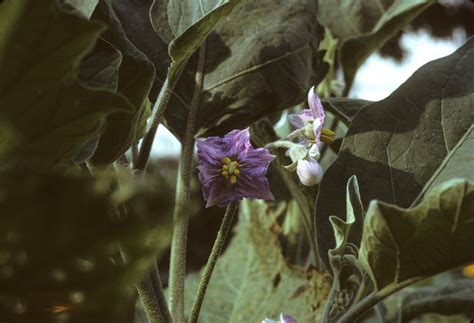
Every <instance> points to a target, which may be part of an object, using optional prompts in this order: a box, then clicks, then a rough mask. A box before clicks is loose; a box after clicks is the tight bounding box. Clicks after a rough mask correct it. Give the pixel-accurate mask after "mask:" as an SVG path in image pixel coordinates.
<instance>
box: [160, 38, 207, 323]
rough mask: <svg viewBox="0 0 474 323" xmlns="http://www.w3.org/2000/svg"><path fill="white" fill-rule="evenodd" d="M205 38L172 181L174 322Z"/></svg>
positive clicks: (179, 310) (179, 312)
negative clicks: (174, 177) (175, 178)
mask: <svg viewBox="0 0 474 323" xmlns="http://www.w3.org/2000/svg"><path fill="white" fill-rule="evenodd" d="M205 55H206V44H205V42H204V43H203V44H202V45H201V47H200V49H199V61H198V67H197V71H196V76H195V86H194V92H193V97H192V99H191V104H190V107H189V112H188V117H187V121H186V133H185V137H184V144H183V148H182V154H181V159H180V162H179V175H178V181H177V184H176V202H175V208H174V213H173V222H174V223H173V237H172V240H171V259H170V278H169V290H170V302H171V315H172V317H173V321H174V322H178V323H180V322H184V321H185V317H184V280H185V276H186V245H187V235H188V222H189V211H190V210H189V200H190V194H191V173H192V170H193V155H194V142H195V139H194V132H195V129H194V128H195V121H196V115H197V110H198V108H199V103H200V101H201V94H202V88H203V83H204V63H205Z"/></svg>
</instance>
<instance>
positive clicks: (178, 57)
mask: <svg viewBox="0 0 474 323" xmlns="http://www.w3.org/2000/svg"><path fill="white" fill-rule="evenodd" d="M241 1H242V0H230V1H226V2H223V3H222V2H219V5H218V6H216V7H214V8H213V9H211V10H209V11H204V9H203V8H202V1H201V2H200V4H199V5H197V3H196V2H195V1H193V5H192V6H191V7H192V8H193V12H196V11H198V12H199V14H197V17H199V16H200V15H202V14H204V13H205V15H203V16H202V17H201V18H199V19H198V20H197V21H196V22H193V20H194V19H192V20H191V23H192V24H190V25H189V27H187V28H186V29H185V30H183V31H180V30H178V32H177V36H176V38H175V39H173V40H172V41H171V43H170V44H169V55H170V57H171V59H172V62H171V67H170V69H169V71H168V78H169V81H170V83H174V82H175V81H176V79H177V78H178V77H179V75H180V73H181V71H182V70H183V68H184V65H185V64H186V63H187V61H188V59H189V58H190V57H191V55H192V54H193V53H194V52H195V51H196V50H197V49H198V48H199V46H201V44H202V42H203V41H204V40H205V39H206V38H207V36H208V35H209V33H210V32H211V31H212V30H213V29H214V26H215V25H216V24H217V23H218V22H219V21H220V20H221V19H222V18H226V17H227V16H228V15H229V14H230V13H231V12H232V10H233V9H234V8H235V7H236V6H237V5H238V4H239V3H240V2H241ZM210 2H214V1H210ZM198 7H199V8H198ZM184 25H186V24H184ZM179 26H180V27H182V26H183V25H182V24H180V25H179Z"/></svg>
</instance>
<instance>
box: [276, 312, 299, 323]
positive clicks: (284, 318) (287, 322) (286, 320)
mask: <svg viewBox="0 0 474 323" xmlns="http://www.w3.org/2000/svg"><path fill="white" fill-rule="evenodd" d="M280 322H281V323H298V322H297V321H296V320H295V319H294V318H293V317H291V316H290V315H287V314H283V313H281V314H280Z"/></svg>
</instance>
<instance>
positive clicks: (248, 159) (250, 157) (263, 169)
mask: <svg viewBox="0 0 474 323" xmlns="http://www.w3.org/2000/svg"><path fill="white" fill-rule="evenodd" d="M273 159H275V156H274V155H272V154H270V152H269V151H268V149H265V148H257V149H251V150H248V151H247V154H246V155H241V159H240V164H241V168H242V171H243V172H245V173H246V174H248V175H251V176H265V174H266V173H267V169H268V165H270V162H271V161H272V160H273Z"/></svg>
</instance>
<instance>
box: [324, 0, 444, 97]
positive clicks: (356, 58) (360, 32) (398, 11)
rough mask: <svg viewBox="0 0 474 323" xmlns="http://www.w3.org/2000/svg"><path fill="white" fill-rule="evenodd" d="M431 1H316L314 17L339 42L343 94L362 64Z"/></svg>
mask: <svg viewBox="0 0 474 323" xmlns="http://www.w3.org/2000/svg"><path fill="white" fill-rule="evenodd" d="M434 2H435V1H433V0H356V1H353V0H339V1H334V0H319V12H318V17H319V19H320V21H321V23H322V24H323V25H324V26H326V27H328V28H329V29H330V30H331V32H332V34H333V35H334V36H335V37H336V38H338V39H340V40H341V41H342V42H341V47H340V50H339V61H340V63H341V66H342V68H343V70H344V78H345V81H346V91H348V90H349V89H350V87H351V85H352V81H353V79H354V76H355V73H356V72H357V69H358V68H359V67H360V66H361V65H362V63H363V62H364V61H365V60H366V59H367V58H368V57H369V56H370V54H372V53H373V52H374V51H376V50H377V49H379V48H380V47H381V46H382V45H383V44H384V43H385V42H386V41H387V40H389V39H390V38H391V37H393V36H395V35H396V33H397V32H398V31H399V30H401V29H402V28H404V27H405V26H406V25H408V24H409V23H410V22H411V21H412V20H413V19H414V18H415V17H416V16H417V15H418V14H420V13H421V12H422V11H423V10H425V9H426V8H428V7H429V6H430V5H431V4H433V3H434Z"/></svg>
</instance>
